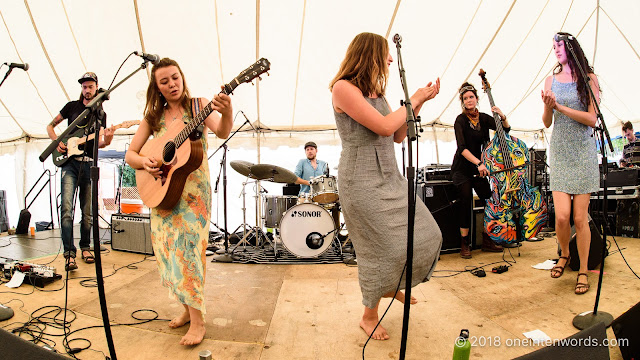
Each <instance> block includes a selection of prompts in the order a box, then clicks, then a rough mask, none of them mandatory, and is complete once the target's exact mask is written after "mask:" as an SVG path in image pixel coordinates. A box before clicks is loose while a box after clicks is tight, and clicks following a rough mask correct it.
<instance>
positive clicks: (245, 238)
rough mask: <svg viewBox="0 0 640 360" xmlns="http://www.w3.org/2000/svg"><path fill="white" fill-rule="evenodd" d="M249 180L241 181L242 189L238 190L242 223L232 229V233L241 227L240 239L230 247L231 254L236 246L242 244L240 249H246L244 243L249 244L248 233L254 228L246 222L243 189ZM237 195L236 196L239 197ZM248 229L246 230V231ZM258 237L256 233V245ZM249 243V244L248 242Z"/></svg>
mask: <svg viewBox="0 0 640 360" xmlns="http://www.w3.org/2000/svg"><path fill="white" fill-rule="evenodd" d="M250 182H251V181H245V182H243V183H242V191H241V192H240V196H242V224H240V225H238V227H237V228H236V229H235V230H234V231H233V234H235V233H236V232H237V231H238V230H239V229H240V228H242V239H241V240H240V241H238V243H237V244H236V245H235V246H234V247H233V249H231V251H230V252H231V253H232V254H233V253H234V252H235V251H236V249H237V248H238V246H240V245H242V246H243V250H242V251H246V245H247V244H249V240H248V239H249V235H251V234H252V232H253V231H254V228H252V227H251V226H249V224H247V205H246V197H245V195H246V191H245V187H246V186H247V184H248V183H250ZM240 196H238V197H240ZM247 229H248V231H247ZM257 240H258V237H257V234H256V245H258V242H257ZM249 245H251V244H249Z"/></svg>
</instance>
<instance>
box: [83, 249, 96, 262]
mask: <svg viewBox="0 0 640 360" xmlns="http://www.w3.org/2000/svg"><path fill="white" fill-rule="evenodd" d="M85 251H86V250H83V251H82V260H84V262H85V263H87V264H93V263H94V262H96V258H94V257H93V254H91V251H87V252H88V253H89V254H90V255H87V256H84V252H85Z"/></svg>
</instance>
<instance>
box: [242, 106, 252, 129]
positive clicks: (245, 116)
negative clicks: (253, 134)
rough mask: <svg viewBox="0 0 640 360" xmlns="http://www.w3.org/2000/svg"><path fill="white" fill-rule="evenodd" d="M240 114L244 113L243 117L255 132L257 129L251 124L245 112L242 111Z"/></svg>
mask: <svg viewBox="0 0 640 360" xmlns="http://www.w3.org/2000/svg"><path fill="white" fill-rule="evenodd" d="M240 112H241V113H242V116H244V118H245V119H246V120H247V122H248V123H249V126H251V128H252V129H253V130H254V131H255V130H256V128H254V127H253V124H252V123H251V121H249V118H248V117H247V115H245V114H244V111H242V110H240Z"/></svg>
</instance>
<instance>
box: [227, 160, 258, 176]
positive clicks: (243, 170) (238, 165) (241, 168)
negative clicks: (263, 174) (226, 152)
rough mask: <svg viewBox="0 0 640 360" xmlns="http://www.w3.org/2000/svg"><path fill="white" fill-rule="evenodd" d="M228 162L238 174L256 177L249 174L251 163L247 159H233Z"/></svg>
mask: <svg viewBox="0 0 640 360" xmlns="http://www.w3.org/2000/svg"><path fill="white" fill-rule="evenodd" d="M230 164H231V167H232V168H233V170H235V171H237V172H239V173H240V174H242V175H244V176H249V177H251V178H254V179H255V178H256V177H255V176H252V174H251V166H253V163H250V162H248V161H243V160H233V161H231V162H230Z"/></svg>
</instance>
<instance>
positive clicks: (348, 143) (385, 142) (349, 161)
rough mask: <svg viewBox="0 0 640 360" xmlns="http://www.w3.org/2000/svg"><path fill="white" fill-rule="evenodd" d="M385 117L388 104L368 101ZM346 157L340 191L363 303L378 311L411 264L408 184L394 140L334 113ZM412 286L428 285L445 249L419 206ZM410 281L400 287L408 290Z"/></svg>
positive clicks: (435, 226)
mask: <svg viewBox="0 0 640 360" xmlns="http://www.w3.org/2000/svg"><path fill="white" fill-rule="evenodd" d="M366 100H367V101H368V102H369V103H370V104H371V105H373V106H374V107H375V108H376V110H378V111H379V112H380V113H381V114H382V115H386V114H388V113H389V107H388V105H387V102H386V101H385V100H384V98H376V99H373V98H366ZM334 115H335V118H336V125H337V127H338V133H339V134H340V139H341V140H342V153H341V155H340V164H339V166H338V191H339V194H340V203H341V205H342V213H343V215H344V218H345V222H346V225H347V229H348V231H349V237H350V239H351V241H352V242H353V246H354V248H355V251H356V255H357V259H358V278H359V281H360V288H361V291H362V303H363V304H364V306H366V307H368V308H374V307H375V306H376V305H377V304H378V302H379V301H380V298H381V297H382V295H384V294H386V293H389V292H393V291H395V290H396V288H397V286H398V282H399V281H401V280H400V276H401V275H402V270H403V268H404V265H405V263H406V258H407V180H406V179H405V178H403V177H402V175H401V174H400V171H399V170H398V165H397V163H396V158H395V149H394V145H393V144H394V142H393V136H387V137H383V136H379V135H377V134H375V133H374V132H372V131H371V130H369V129H367V128H366V127H364V126H362V125H360V124H359V123H358V122H356V121H355V120H353V119H352V118H351V117H349V116H348V115H347V114H340V113H337V112H335V110H334ZM414 233H415V235H414V257H413V273H412V274H413V277H412V286H416V285H418V284H420V283H422V282H425V281H427V280H429V278H430V277H431V273H432V272H433V269H434V268H435V265H436V262H437V261H438V255H439V253H440V246H441V245H442V234H441V233H440V228H439V227H438V224H437V223H436V222H435V220H434V219H433V216H431V213H430V212H429V210H428V209H427V207H426V206H425V205H424V203H423V202H422V201H419V200H418V201H416V216H415V231H414ZM404 285H405V279H404V276H403V278H402V282H401V285H400V288H401V289H404V287H405V286H404Z"/></svg>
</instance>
